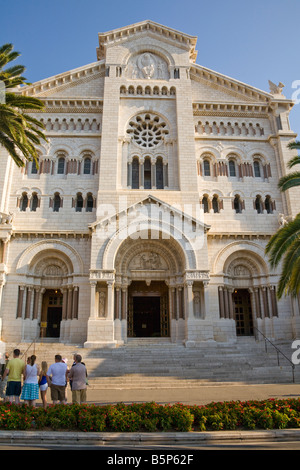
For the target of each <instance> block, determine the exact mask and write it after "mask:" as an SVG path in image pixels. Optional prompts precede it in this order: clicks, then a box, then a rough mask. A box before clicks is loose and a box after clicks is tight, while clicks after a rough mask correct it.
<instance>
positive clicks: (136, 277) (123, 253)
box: [114, 236, 184, 341]
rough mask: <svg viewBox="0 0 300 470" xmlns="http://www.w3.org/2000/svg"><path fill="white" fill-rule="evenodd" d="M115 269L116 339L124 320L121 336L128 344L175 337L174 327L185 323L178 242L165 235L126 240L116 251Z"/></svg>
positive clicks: (182, 259)
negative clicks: (139, 339) (181, 322)
mask: <svg viewBox="0 0 300 470" xmlns="http://www.w3.org/2000/svg"><path fill="white" fill-rule="evenodd" d="M115 269H116V275H115V278H116V283H115V299H114V301H115V302H114V303H115V327H116V336H117V335H118V334H119V332H120V329H118V323H116V320H125V321H126V324H125V325H126V326H124V324H123V330H122V333H121V334H122V337H123V340H125V341H126V340H127V338H168V337H172V334H173V335H174V334H175V333H174V331H175V329H174V328H173V329H172V324H173V327H174V323H175V322H176V321H177V320H179V319H182V320H184V308H182V307H181V306H182V305H183V302H184V297H183V295H184V286H183V271H184V258H183V255H182V253H181V252H180V251H179V248H178V246H177V244H176V241H175V240H173V239H169V240H164V239H163V238H162V236H160V237H159V238H158V239H157V240H151V239H148V240H141V239H140V240H132V239H127V240H125V241H124V242H123V244H122V245H121V246H120V248H119V250H118V252H117V255H116V259H115ZM182 329H184V323H183V324H182ZM119 340H121V338H119Z"/></svg>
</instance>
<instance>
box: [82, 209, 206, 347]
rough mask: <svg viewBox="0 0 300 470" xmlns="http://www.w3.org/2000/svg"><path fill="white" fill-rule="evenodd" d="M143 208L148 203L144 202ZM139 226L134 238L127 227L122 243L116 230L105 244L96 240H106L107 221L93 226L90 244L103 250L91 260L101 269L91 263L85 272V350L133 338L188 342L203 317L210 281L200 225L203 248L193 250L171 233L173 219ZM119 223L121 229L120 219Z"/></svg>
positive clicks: (185, 241) (152, 219)
mask: <svg viewBox="0 0 300 470" xmlns="http://www.w3.org/2000/svg"><path fill="white" fill-rule="evenodd" d="M146 204H151V202H150V201H149V200H147V202H146ZM162 204H163V203H162ZM129 211H130V208H129ZM173 217H179V215H175V216H174V214H173ZM139 222H140V225H139V231H137V232H136V233H134V234H133V231H132V227H130V226H127V227H126V233H131V234H133V236H127V237H126V238H125V239H124V237H123V236H122V234H121V233H120V231H118V230H116V231H115V232H114V234H113V235H112V236H111V237H110V238H109V240H106V241H105V242H103V240H101V236H103V235H104V234H105V235H106V236H107V231H106V232H104V231H103V230H102V228H103V226H106V227H107V221H105V222H103V221H102V222H101V223H99V224H95V227H94V229H95V231H94V234H93V237H94V242H95V245H96V244H97V243H99V239H100V240H101V246H103V245H105V246H106V249H105V250H104V252H103V253H101V254H99V252H98V256H97V257H95V259H96V261H97V263H98V266H99V265H100V266H101V268H100V266H99V268H100V269H97V266H96V263H95V268H94V269H92V270H91V271H90V282H91V314H90V319H89V322H88V337H87V342H86V343H85V344H86V346H89V347H93V346H94V347H101V346H111V347H113V346H116V345H117V344H124V343H126V342H127V339H128V338H132V337H168V338H170V340H171V341H172V342H177V341H180V342H184V341H189V340H190V336H191V335H193V332H194V331H195V328H194V323H195V322H196V323H199V322H201V320H204V319H205V316H206V308H207V295H206V291H205V287H206V285H207V283H208V281H209V276H208V267H207V259H205V257H204V256H203V250H205V246H206V237H205V230H206V228H205V227H204V226H203V224H202V225H201V233H200V235H201V236H202V238H203V239H202V241H201V243H202V245H201V249H199V250H196V249H195V246H193V243H194V244H195V242H194V241H193V240H192V241H191V239H189V238H188V237H187V236H186V235H185V234H183V233H182V234H181V237H180V238H179V236H178V233H177V234H176V230H177V231H178V229H175V227H178V226H179V224H178V223H177V224H176V220H173V225H172V227H171V226H170V225H169V226H168V227H167V224H164V221H160V223H159V221H157V220H155V218H151V219H150V220H147V221H145V220H142V221H141V220H140V219H139ZM118 223H119V224H120V225H122V224H121V221H120V217H119V219H118ZM191 223H193V224H194V225H196V223H197V222H196V221H193V220H192V221H191ZM100 224H101V225H100ZM123 228H124V226H123ZM170 228H172V234H171V230H170ZM200 235H199V238H198V240H197V242H199V239H200ZM195 245H196V244H195ZM96 253H97V251H96V250H95V254H96ZM199 264H201V265H202V266H201V267H202V269H199V267H198V266H199ZM198 328H199V327H198Z"/></svg>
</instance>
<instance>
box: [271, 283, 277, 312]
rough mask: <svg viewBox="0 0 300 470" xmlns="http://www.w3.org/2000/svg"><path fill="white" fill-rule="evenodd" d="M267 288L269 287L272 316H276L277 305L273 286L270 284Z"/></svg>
mask: <svg viewBox="0 0 300 470" xmlns="http://www.w3.org/2000/svg"><path fill="white" fill-rule="evenodd" d="M269 289H270V297H271V305H272V316H273V317H278V307H277V298H276V289H275V286H270V288H269Z"/></svg>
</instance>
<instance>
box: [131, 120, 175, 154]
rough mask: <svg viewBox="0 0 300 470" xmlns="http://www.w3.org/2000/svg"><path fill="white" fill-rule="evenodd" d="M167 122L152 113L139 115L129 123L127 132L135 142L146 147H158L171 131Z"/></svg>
mask: <svg viewBox="0 0 300 470" xmlns="http://www.w3.org/2000/svg"><path fill="white" fill-rule="evenodd" d="M166 127H167V124H166V123H165V122H164V121H163V120H162V119H161V118H160V117H159V116H154V115H152V116H151V114H144V115H138V116H136V118H135V119H134V120H132V121H130V123H129V129H127V133H128V134H130V135H131V136H132V138H133V140H134V142H135V143H136V144H138V145H140V146H141V147H144V148H152V147H156V146H157V145H158V144H159V143H160V142H161V141H162V139H163V137H164V136H165V135H167V134H168V133H169V131H168V130H167V129H166Z"/></svg>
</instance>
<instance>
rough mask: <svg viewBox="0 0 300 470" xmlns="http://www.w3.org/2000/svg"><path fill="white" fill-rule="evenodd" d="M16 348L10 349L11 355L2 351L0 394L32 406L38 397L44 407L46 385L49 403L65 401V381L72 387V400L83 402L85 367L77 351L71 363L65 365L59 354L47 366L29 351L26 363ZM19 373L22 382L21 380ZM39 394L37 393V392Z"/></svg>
mask: <svg viewBox="0 0 300 470" xmlns="http://www.w3.org/2000/svg"><path fill="white" fill-rule="evenodd" d="M20 355H21V353H20V350H19V349H15V350H14V351H13V358H12V359H9V355H8V354H5V363H4V364H1V370H0V375H1V380H0V397H1V398H3V399H4V400H5V401H9V402H11V403H13V402H14V403H16V404H19V403H20V399H21V400H24V403H26V404H28V405H31V406H35V404H36V400H38V399H39V396H40V397H41V400H42V403H43V406H44V408H46V407H47V390H48V388H50V391H51V400H52V402H53V404H57V403H61V404H63V403H66V402H67V397H66V389H67V385H68V383H69V384H70V388H71V391H72V403H85V402H86V390H87V369H86V366H85V364H84V363H83V362H82V357H81V356H80V355H79V354H75V355H74V356H73V364H72V366H71V367H70V368H68V365H67V361H66V359H63V358H62V357H61V356H60V355H59V354H57V355H56V356H55V362H54V363H53V364H51V365H50V366H49V367H48V365H47V362H44V361H43V362H42V363H41V366H39V365H38V364H37V363H36V356H35V355H32V356H30V357H29V358H28V359H27V363H26V364H25V362H24V361H23V360H22V359H21V358H20ZM22 376H23V384H22ZM39 394H40V395H39Z"/></svg>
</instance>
